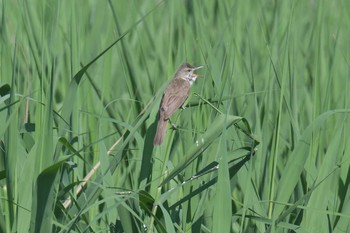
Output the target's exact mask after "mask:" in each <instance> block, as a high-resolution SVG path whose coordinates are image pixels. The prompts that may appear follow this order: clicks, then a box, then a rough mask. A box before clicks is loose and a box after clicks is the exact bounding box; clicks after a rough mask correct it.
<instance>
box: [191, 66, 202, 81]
mask: <svg viewBox="0 0 350 233" xmlns="http://www.w3.org/2000/svg"><path fill="white" fill-rule="evenodd" d="M203 67H204V66H197V67H194V68H193V71H195V70H199V69H201V68H203ZM192 77H196V78H203V77H204V76H202V75H198V74H192Z"/></svg>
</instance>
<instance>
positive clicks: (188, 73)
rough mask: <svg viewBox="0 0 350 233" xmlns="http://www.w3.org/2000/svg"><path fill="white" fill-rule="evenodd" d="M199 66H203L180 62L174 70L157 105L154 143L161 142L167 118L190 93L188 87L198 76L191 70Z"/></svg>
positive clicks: (158, 143)
mask: <svg viewBox="0 0 350 233" xmlns="http://www.w3.org/2000/svg"><path fill="white" fill-rule="evenodd" d="M200 68H203V66H197V67H194V66H191V65H190V64H188V63H185V64H182V65H181V66H180V68H179V69H178V70H177V71H176V73H175V76H174V78H173V80H171V82H170V83H169V85H168V87H167V88H166V89H165V91H164V94H163V97H162V101H161V102H160V106H159V113H158V117H159V119H158V126H157V132H156V135H155V137H154V141H153V144H154V145H160V144H162V142H163V140H164V137H165V133H166V128H167V123H168V121H169V118H170V117H171V115H173V113H174V112H175V111H176V110H177V109H178V108H179V107H181V105H182V104H183V103H184V102H185V100H186V99H187V97H188V95H189V93H190V87H191V86H192V84H193V83H194V81H196V79H197V78H198V77H200V76H198V75H197V74H194V73H193V72H194V71H195V70H198V69H200Z"/></svg>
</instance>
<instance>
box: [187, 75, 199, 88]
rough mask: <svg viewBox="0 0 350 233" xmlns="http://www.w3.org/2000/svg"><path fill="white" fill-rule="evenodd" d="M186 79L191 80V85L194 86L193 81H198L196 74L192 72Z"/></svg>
mask: <svg viewBox="0 0 350 233" xmlns="http://www.w3.org/2000/svg"><path fill="white" fill-rule="evenodd" d="M186 79H187V80H188V81H189V82H190V86H192V85H193V83H194V82H195V81H196V79H197V76H194V75H192V74H190V75H188V76H187V77H186Z"/></svg>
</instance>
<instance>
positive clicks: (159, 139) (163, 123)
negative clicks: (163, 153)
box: [153, 118, 168, 145]
mask: <svg viewBox="0 0 350 233" xmlns="http://www.w3.org/2000/svg"><path fill="white" fill-rule="evenodd" d="M167 124H168V121H167V120H163V119H161V118H159V121H158V126H157V132H156V136H154V140H153V144H154V145H160V144H162V143H163V140H164V137H165V133H166V127H167Z"/></svg>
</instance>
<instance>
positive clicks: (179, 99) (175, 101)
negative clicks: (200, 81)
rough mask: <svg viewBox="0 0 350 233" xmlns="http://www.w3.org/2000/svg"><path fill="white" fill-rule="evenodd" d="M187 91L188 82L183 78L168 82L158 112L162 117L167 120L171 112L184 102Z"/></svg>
mask: <svg viewBox="0 0 350 233" xmlns="http://www.w3.org/2000/svg"><path fill="white" fill-rule="evenodd" d="M179 87H180V88H179ZM169 90H171V91H169ZM189 91H190V84H189V83H188V82H187V81H185V80H180V79H174V80H173V81H172V82H171V83H170V84H169V86H168V87H167V89H166V91H165V93H164V95H163V98H162V102H161V105H160V114H161V115H162V116H163V117H164V118H163V119H165V120H167V119H169V117H170V116H171V115H173V113H174V112H175V111H176V110H177V109H178V108H179V107H180V106H181V105H182V104H183V103H184V102H185V100H186V98H187V97H188V94H189Z"/></svg>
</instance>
